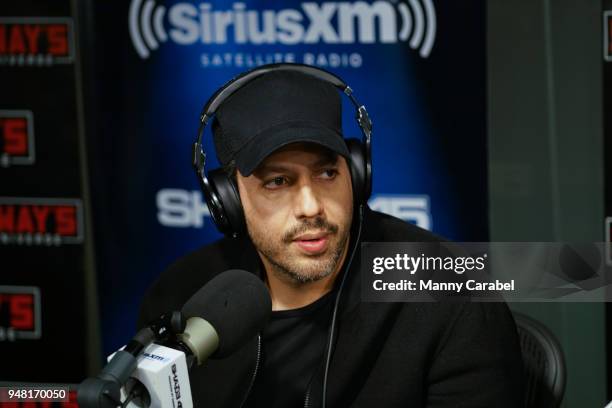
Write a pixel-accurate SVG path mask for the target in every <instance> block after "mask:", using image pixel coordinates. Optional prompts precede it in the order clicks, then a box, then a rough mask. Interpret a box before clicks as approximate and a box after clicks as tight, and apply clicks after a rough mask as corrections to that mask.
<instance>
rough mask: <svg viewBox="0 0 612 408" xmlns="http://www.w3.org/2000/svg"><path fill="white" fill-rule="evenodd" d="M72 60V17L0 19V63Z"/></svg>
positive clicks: (61, 61)
mask: <svg viewBox="0 0 612 408" xmlns="http://www.w3.org/2000/svg"><path fill="white" fill-rule="evenodd" d="M73 59H74V42H73V28H72V19H71V18H65V17H2V18H0V65H52V64H70V63H72V61H73Z"/></svg>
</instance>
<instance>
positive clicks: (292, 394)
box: [246, 291, 335, 408]
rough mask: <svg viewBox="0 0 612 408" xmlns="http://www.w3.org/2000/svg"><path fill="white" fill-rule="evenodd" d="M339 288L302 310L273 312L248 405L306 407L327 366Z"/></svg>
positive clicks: (265, 331)
mask: <svg viewBox="0 0 612 408" xmlns="http://www.w3.org/2000/svg"><path fill="white" fill-rule="evenodd" d="M334 293H335V291H332V292H329V293H327V294H325V295H324V296H323V297H321V298H320V299H318V300H317V301H315V302H313V303H311V304H309V305H307V306H304V307H301V308H299V309H292V310H283V311H277V312H272V317H271V319H270V321H269V323H268V325H267V326H266V327H265V328H264V330H263V332H262V354H261V360H260V364H261V365H260V367H259V369H258V372H257V376H256V377H255V383H254V385H253V389H252V390H251V393H250V395H249V398H248V400H247V403H246V406H247V407H270V408H274V407H283V408H286V407H302V406H304V398H305V395H306V390H307V389H308V386H309V384H310V381H311V379H312V377H313V375H314V374H315V371H316V370H318V369H320V368H321V367H322V365H323V357H324V354H325V353H324V351H325V345H326V344H327V336H328V329H329V324H330V319H331V311H332V305H333V299H334V296H333V294H334Z"/></svg>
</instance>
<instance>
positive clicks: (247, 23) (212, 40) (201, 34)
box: [129, 0, 436, 59]
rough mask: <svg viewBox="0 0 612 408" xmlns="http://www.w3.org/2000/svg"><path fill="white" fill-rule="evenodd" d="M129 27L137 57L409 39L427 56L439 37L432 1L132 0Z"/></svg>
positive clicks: (413, 47)
mask: <svg viewBox="0 0 612 408" xmlns="http://www.w3.org/2000/svg"><path fill="white" fill-rule="evenodd" d="M129 29H130V36H131V38H132V43H133V44H134V48H135V49H136V52H137V53H138V55H140V57H141V58H143V59H146V58H148V57H149V55H150V54H151V51H154V50H157V49H158V48H159V46H160V44H161V43H164V42H167V41H168V40H171V41H172V42H174V43H176V44H180V45H192V44H196V43H201V44H226V43H228V42H229V41H230V39H231V41H233V42H234V43H236V44H255V45H258V44H284V45H295V44H317V43H326V44H354V43H361V44H373V43H376V42H379V43H384V44H390V43H396V42H398V41H402V42H409V45H410V47H411V48H412V49H415V50H418V51H419V55H420V56H421V57H423V58H427V57H428V56H429V54H430V53H431V49H432V47H433V44H434V41H435V37H436V12H435V8H434V6H433V3H432V0H407V3H406V2H399V3H396V4H393V3H390V2H388V1H381V0H379V1H374V2H372V3H366V2H365V1H355V2H352V3H350V2H324V3H321V4H318V3H313V2H304V3H301V4H300V8H299V9H297V8H296V9H294V8H291V9H289V8H288V9H281V10H249V9H247V8H246V4H245V3H233V4H232V8H231V9H227V10H213V5H212V4H211V3H200V4H199V5H198V6H196V5H195V4H192V3H177V4H174V5H173V6H171V7H170V8H169V9H166V7H164V6H163V5H158V4H156V3H155V1H154V0H144V4H143V0H132V3H131V5H130V11H129Z"/></svg>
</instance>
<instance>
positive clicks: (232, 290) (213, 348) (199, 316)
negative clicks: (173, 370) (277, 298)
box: [179, 269, 272, 365]
mask: <svg viewBox="0 0 612 408" xmlns="http://www.w3.org/2000/svg"><path fill="white" fill-rule="evenodd" d="M182 312H183V316H184V317H185V318H186V319H187V326H186V327H185V330H184V332H183V334H182V335H179V339H180V341H181V342H182V343H183V344H185V345H186V346H187V347H188V349H189V351H190V352H191V353H192V354H193V355H194V356H195V357H196V359H197V362H198V365H200V364H202V363H203V362H204V361H206V359H207V358H208V357H209V356H210V357H211V358H223V357H227V356H229V355H230V354H232V353H234V352H235V351H236V350H238V349H239V348H240V347H241V346H242V345H244V344H245V343H246V342H247V341H248V340H249V339H251V338H253V337H254V336H255V335H257V333H258V332H259V331H260V330H261V329H262V328H263V327H264V325H265V324H266V322H267V321H268V319H269V318H270V314H271V313H272V301H271V299H270V294H269V293H268V289H267V288H266V286H265V285H264V284H263V282H262V281H261V280H260V279H259V278H258V277H257V276H255V275H254V274H252V273H249V272H245V271H242V270H239V269H234V270H229V271H226V272H223V273H222V274H221V275H218V276H217V277H215V278H214V279H212V280H211V281H210V282H208V284H206V285H205V286H203V287H202V288H201V289H200V290H199V291H197V292H196V293H195V294H194V295H193V296H192V297H191V298H190V299H189V300H188V301H187V303H185V305H184V306H183V309H182Z"/></svg>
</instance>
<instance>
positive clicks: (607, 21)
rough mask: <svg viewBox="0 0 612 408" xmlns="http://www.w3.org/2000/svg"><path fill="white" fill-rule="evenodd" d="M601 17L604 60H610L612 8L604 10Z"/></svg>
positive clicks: (611, 50)
mask: <svg viewBox="0 0 612 408" xmlns="http://www.w3.org/2000/svg"><path fill="white" fill-rule="evenodd" d="M603 17H604V20H603V35H604V38H603V44H604V60H605V61H612V10H608V11H604V14H603Z"/></svg>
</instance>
